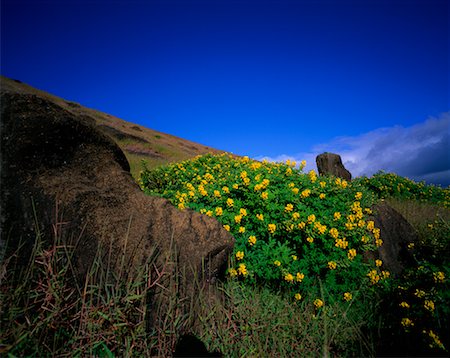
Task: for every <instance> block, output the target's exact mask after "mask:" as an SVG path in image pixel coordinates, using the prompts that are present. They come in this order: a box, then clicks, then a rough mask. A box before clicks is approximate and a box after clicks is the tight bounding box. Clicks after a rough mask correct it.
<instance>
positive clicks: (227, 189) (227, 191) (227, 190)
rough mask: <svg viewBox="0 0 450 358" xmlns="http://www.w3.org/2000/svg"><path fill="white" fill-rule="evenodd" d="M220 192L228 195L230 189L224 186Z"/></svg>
mask: <svg viewBox="0 0 450 358" xmlns="http://www.w3.org/2000/svg"><path fill="white" fill-rule="evenodd" d="M222 191H223V192H224V193H225V194H229V193H230V189H229V188H228V187H227V186H224V187H223V188H222Z"/></svg>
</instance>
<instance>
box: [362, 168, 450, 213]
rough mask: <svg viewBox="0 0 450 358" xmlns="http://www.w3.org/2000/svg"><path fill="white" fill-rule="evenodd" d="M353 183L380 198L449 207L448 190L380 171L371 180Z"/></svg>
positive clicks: (364, 179) (449, 195)
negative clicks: (358, 184) (415, 201)
mask: <svg viewBox="0 0 450 358" xmlns="http://www.w3.org/2000/svg"><path fill="white" fill-rule="evenodd" d="M355 181H357V182H358V183H360V184H361V185H363V186H365V187H367V188H368V189H369V190H371V191H372V192H374V193H375V194H376V195H377V196H378V197H380V198H390V197H393V198H398V199H403V200H406V199H408V200H418V201H423V202H430V203H437V204H441V205H443V206H445V207H450V188H446V189H443V188H441V187H438V186H434V185H426V184H425V183H424V182H420V183H416V182H414V181H413V180H410V179H408V178H405V177H402V176H399V175H396V174H392V173H385V172H383V171H380V172H378V173H376V174H374V175H373V176H372V177H371V178H367V177H362V178H357V179H356V180H355Z"/></svg>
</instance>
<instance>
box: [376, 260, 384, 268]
mask: <svg viewBox="0 0 450 358" xmlns="http://www.w3.org/2000/svg"><path fill="white" fill-rule="evenodd" d="M375 265H376V266H377V267H380V266H381V265H383V261H381V260H375Z"/></svg>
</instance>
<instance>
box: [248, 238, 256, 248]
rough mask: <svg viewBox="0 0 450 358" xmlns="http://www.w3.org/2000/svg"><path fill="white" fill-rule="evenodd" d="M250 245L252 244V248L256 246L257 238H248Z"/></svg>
mask: <svg viewBox="0 0 450 358" xmlns="http://www.w3.org/2000/svg"><path fill="white" fill-rule="evenodd" d="M248 243H249V244H250V246H253V245H254V244H256V236H253V235H252V236H250V237H249V238H248Z"/></svg>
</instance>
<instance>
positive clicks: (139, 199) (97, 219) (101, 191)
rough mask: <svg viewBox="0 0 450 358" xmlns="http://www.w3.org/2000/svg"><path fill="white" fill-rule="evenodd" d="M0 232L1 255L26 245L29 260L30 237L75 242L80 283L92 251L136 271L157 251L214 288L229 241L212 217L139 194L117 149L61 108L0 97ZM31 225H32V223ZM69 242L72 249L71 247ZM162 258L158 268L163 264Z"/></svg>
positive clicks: (29, 98)
mask: <svg viewBox="0 0 450 358" xmlns="http://www.w3.org/2000/svg"><path fill="white" fill-rule="evenodd" d="M1 139H2V142H1V203H2V205H1V235H2V238H3V240H4V239H5V238H7V237H8V238H9V241H8V247H7V250H8V252H7V254H11V253H12V252H13V251H14V250H15V249H17V247H19V244H23V250H22V251H21V255H22V257H23V262H24V263H26V262H27V259H28V256H29V255H30V252H31V250H32V247H33V243H34V240H35V237H36V230H37V228H38V227H39V230H42V232H43V233H44V234H47V235H48V236H49V237H51V235H52V234H51V232H49V231H50V228H51V227H52V224H53V225H55V224H58V225H59V227H60V228H62V229H63V230H64V232H65V233H66V234H65V235H63V237H65V239H66V240H67V241H68V242H67V243H70V244H73V245H76V248H75V255H74V263H75V268H76V270H77V272H78V274H79V275H80V276H83V275H84V274H85V273H86V272H87V271H88V270H89V268H90V266H91V264H92V262H93V260H94V257H95V255H96V254H97V250H98V248H100V249H101V251H102V252H105V253H107V254H108V253H109V257H110V264H111V268H112V270H116V269H118V268H119V266H120V265H121V264H122V263H123V262H125V265H126V266H125V267H126V268H127V271H128V272H130V273H131V272H134V270H136V269H137V268H139V267H140V266H141V265H142V264H143V263H145V262H146V261H147V260H148V258H149V255H151V254H152V253H153V252H155V250H157V251H158V252H159V253H160V255H159V256H160V257H161V260H164V258H165V257H168V256H171V257H173V258H174V259H175V260H176V263H177V269H178V270H183V272H185V273H186V278H187V279H186V280H185V286H184V287H183V290H185V291H186V292H194V291H195V287H194V284H193V280H190V279H189V277H191V278H192V277H193V275H195V276H196V277H197V279H199V280H204V281H205V282H209V281H211V280H212V279H213V278H214V276H216V275H217V274H218V273H219V272H220V270H221V269H222V268H223V267H224V265H226V263H227V256H228V254H229V253H231V251H232V248H233V245H234V239H233V237H232V235H231V234H230V233H228V232H227V231H226V230H225V229H223V227H222V225H221V224H220V223H219V222H218V221H217V220H215V219H214V218H210V217H207V216H204V215H201V214H199V213H196V212H194V211H191V210H185V211H179V210H178V209H177V208H175V207H174V206H172V205H171V204H170V202H168V201H167V200H165V199H162V198H158V197H150V196H147V195H145V194H144V193H143V192H142V191H141V190H140V188H139V186H138V185H137V184H136V183H135V182H134V180H133V179H132V177H131V175H130V173H129V165H128V162H127V160H126V158H125V156H124V154H123V153H122V151H121V150H120V148H119V147H118V146H117V145H116V144H115V143H114V142H113V141H112V140H111V139H110V138H109V137H108V136H107V135H105V134H103V133H102V132H100V131H99V130H98V128H97V127H96V126H95V123H94V121H93V120H92V118H90V117H88V116H76V115H74V114H73V113H71V112H69V111H66V110H65V109H64V108H62V107H60V106H58V105H57V104H55V103H53V102H51V101H49V100H47V99H44V98H40V97H38V96H35V95H29V94H26V95H25V94H16V93H11V92H3V91H2V94H1ZM35 218H37V220H35ZM69 241H70V242H69ZM161 260H160V262H159V263H160V264H161V265H162V264H163V261H161Z"/></svg>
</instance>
